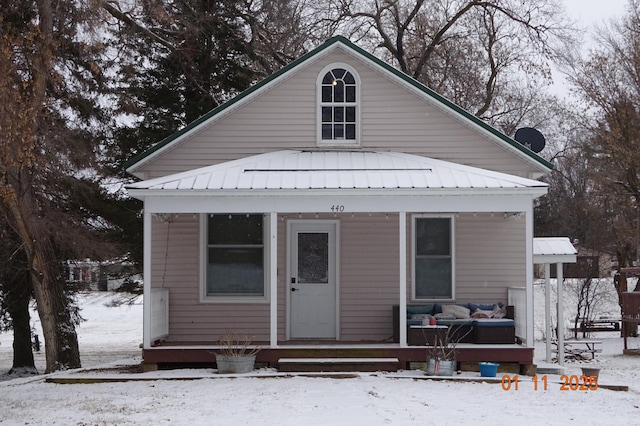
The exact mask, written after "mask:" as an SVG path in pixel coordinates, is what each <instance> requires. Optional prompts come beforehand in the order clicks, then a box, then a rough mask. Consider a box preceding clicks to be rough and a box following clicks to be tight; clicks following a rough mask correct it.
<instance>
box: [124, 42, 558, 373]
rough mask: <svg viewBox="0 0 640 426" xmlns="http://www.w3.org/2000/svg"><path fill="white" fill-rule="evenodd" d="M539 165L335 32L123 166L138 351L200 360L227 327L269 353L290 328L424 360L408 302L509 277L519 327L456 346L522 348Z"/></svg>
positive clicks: (304, 338)
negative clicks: (137, 272)
mask: <svg viewBox="0 0 640 426" xmlns="http://www.w3.org/2000/svg"><path fill="white" fill-rule="evenodd" d="M551 168H552V165H551V164H550V163H549V162H547V161H545V160H544V159H542V158H541V157H539V156H538V155H537V154H535V153H534V152H532V151H530V150H529V149H527V148H526V147H524V146H523V145H521V144H519V143H517V142H516V141H514V140H513V139H511V138H510V137H508V136H506V135H504V134H502V133H500V132H499V131H497V130H496V129H494V128H492V127H491V126H489V125H487V124H486V123H484V122H482V121H481V120H479V119H477V118H476V117H474V116H473V115H472V114H470V113H468V112H466V111H464V110H462V109H461V108H460V107H458V106H456V105H454V104H452V103H451V102H450V101H448V100H446V99H444V98H443V97H441V96H439V95H438V94H436V93H434V92H433V91H431V90H430V89H428V88H427V87H425V86H423V85H422V84H420V83H419V82H417V81H415V80H413V79H412V78H410V77H408V76H407V75H405V74H403V73H401V72H400V71H398V70H396V69H394V68H393V67H391V66H390V65H388V64H386V63H384V62H382V61H381V60H379V59H377V58H375V57H374V56H372V55H371V54H369V53H367V52H365V51H363V50H362V49H361V48H359V47H357V46H355V45H354V44H352V43H351V42H349V41H348V40H347V39H345V38H343V37H334V38H332V39H330V40H328V41H327V42H325V43H324V44H322V45H321V46H319V47H318V48H316V49H315V50H313V51H311V52H309V53H308V54H306V55H304V56H303V57H301V58H299V59H298V60H296V61H294V62H292V63H291V64H289V65H288V66H286V67H285V68H283V69H282V70H280V71H278V72H277V73H275V74H273V75H271V76H270V77H268V78H266V79H265V80H263V81H261V82H259V83H258V84H256V85H255V86H253V87H251V88H249V89H248V90H246V91H245V92H243V93H241V94H240V95H238V96H236V97H235V98H233V99H231V100H230V101H229V102H227V103H225V104H223V105H221V106H220V107H218V108H216V109H214V110H212V111H211V112H209V113H208V114H206V115H205V116H203V117H201V118H200V119H198V120H197V121H195V122H193V123H191V124H189V125H188V126H187V127H185V128H184V129H182V130H180V131H178V132H176V133H175V134H173V135H172V136H170V137H168V138H167V139H165V140H163V141H161V142H159V143H158V144H157V145H155V146H154V147H152V148H151V149H150V150H148V151H147V152H144V153H142V154H141V155H139V156H137V157H136V158H134V159H132V160H131V161H130V163H129V164H128V166H127V171H128V172H129V173H131V174H133V175H134V176H137V177H138V178H140V179H141V180H142V181H141V182H138V183H134V184H131V185H129V186H128V191H129V193H130V195H131V196H132V197H135V198H138V199H140V200H143V201H144V227H145V233H144V249H145V260H144V267H145V276H144V286H145V289H144V292H145V299H144V303H145V314H144V346H143V356H144V360H145V363H149V364H154V363H170V362H206V361H209V362H212V361H213V359H214V358H213V356H212V355H211V352H212V350H213V349H215V347H216V346H215V345H216V344H217V341H218V339H219V338H220V337H221V335H222V334H223V333H224V332H225V331H227V330H236V331H243V332H246V333H248V334H250V335H251V336H254V339H255V341H257V342H260V343H261V344H262V346H263V350H262V351H261V352H260V353H259V354H258V356H259V360H262V361H264V362H269V363H271V364H275V363H276V362H277V359H278V358H279V357H280V356H292V355H295V356H300V353H301V352H295V351H293V348H296V347H297V346H299V345H301V344H306V345H305V346H304V347H305V348H307V349H313V348H317V349H318V350H321V349H323V350H324V352H323V354H325V355H324V356H328V355H327V354H329V355H331V354H333V355H334V356H337V355H340V354H341V352H340V349H341V348H344V347H346V346H348V347H349V348H351V349H353V351H352V352H350V354H351V355H350V356H353V354H358V353H359V352H357V349H358V348H365V347H366V348H367V352H366V353H367V354H368V355H367V356H372V355H377V356H389V355H393V356H396V357H398V358H399V359H400V361H401V363H406V362H408V361H424V348H416V347H410V346H408V344H407V331H406V328H405V326H406V321H407V316H406V313H407V305H408V304H427V303H434V302H437V303H440V304H446V303H467V302H475V303H483V304H491V303H495V302H502V303H504V304H510V303H512V302H511V300H510V288H513V287H518V289H516V290H514V291H517V292H518V293H519V294H520V297H519V298H517V297H516V298H514V300H518V301H519V302H517V306H516V314H517V318H522V319H521V320H520V324H517V326H518V327H517V328H518V329H519V330H521V332H520V333H519V335H518V336H519V338H520V339H521V341H522V342H524V343H523V344H521V345H516V344H512V345H502V346H499V347H495V348H488V347H485V346H488V345H482V347H480V346H477V347H473V345H468V346H469V347H467V346H466V345H465V346H464V348H461V350H464V351H467V352H465V354H466V355H465V356H464V357H463V358H464V359H467V360H471V361H473V360H474V359H475V358H479V359H477V360H497V361H510V360H512V361H515V362H519V363H520V364H531V362H532V359H533V248H532V246H533V243H532V242H533V202H534V200H535V199H536V198H538V197H540V196H542V195H544V194H546V192H547V184H545V183H542V182H540V181H538V180H535V179H537V178H539V177H541V176H542V175H544V174H545V173H547V172H548V171H550V170H551ZM393 305H399V318H396V319H397V320H398V321H399V323H400V330H399V341H398V342H397V343H395V342H393V340H392V336H393V334H394V330H393V322H394V321H393V318H392V314H391V313H392V306H393ZM327 345H329V346H327ZM327 347H329V348H330V349H329V350H327ZM474 351H475V352H474ZM509 351H511V352H509ZM318 353H320V352H318ZM362 353H365V352H362ZM472 353H473V354H475V355H472ZM305 354H306V355H305V356H309V354H313V352H312V351H307V352H305ZM509 354H511V355H509ZM316 356H318V355H316ZM483 358H484V359H483Z"/></svg>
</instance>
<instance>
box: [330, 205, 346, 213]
mask: <svg viewBox="0 0 640 426" xmlns="http://www.w3.org/2000/svg"><path fill="white" fill-rule="evenodd" d="M331 211H332V212H334V213H342V212H343V211H344V206H343V205H342V204H335V205H333V206H331Z"/></svg>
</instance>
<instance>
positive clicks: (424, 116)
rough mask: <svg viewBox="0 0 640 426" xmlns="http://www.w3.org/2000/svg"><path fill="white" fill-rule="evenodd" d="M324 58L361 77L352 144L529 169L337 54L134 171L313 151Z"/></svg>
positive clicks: (518, 171) (157, 172) (154, 172)
mask: <svg viewBox="0 0 640 426" xmlns="http://www.w3.org/2000/svg"><path fill="white" fill-rule="evenodd" d="M332 62H344V63H347V64H349V65H351V66H352V67H354V68H355V69H356V71H357V72H358V73H359V76H360V79H361V86H360V91H361V105H360V108H361V110H360V111H361V115H360V117H361V123H362V125H361V146H360V149H365V150H385V151H386V150H392V151H399V152H407V153H412V154H417V155H424V156H428V157H433V158H437V159H442V160H446V161H454V162H459V163H462V164H467V165H472V166H476V167H482V168H486V169H489V170H496V171H500V172H505V173H511V174H515V175H520V176H525V177H526V176H527V174H528V171H533V170H532V169H531V168H530V166H528V165H527V164H526V163H525V162H524V161H523V160H521V159H519V158H517V157H515V156H514V155H513V154H512V153H511V152H508V151H507V149H506V148H504V147H502V146H499V145H498V144H496V143H494V142H493V141H491V140H489V139H487V138H486V137H485V136H484V134H481V133H480V131H479V130H477V129H472V128H471V127H467V126H470V125H468V123H466V124H463V122H461V121H460V120H458V119H455V118H453V117H452V116H451V115H449V114H448V113H445V112H443V111H441V110H440V109H438V108H436V107H434V106H432V105H431V104H429V103H428V102H425V101H424V100H423V99H422V98H420V97H418V96H417V95H416V94H415V93H413V92H410V91H408V90H405V89H404V88H402V87H401V86H399V85H397V84H396V83H395V82H394V81H392V80H390V79H388V78H386V77H383V76H382V75H381V74H379V73H378V72H376V71H374V70H373V69H372V68H369V67H368V66H366V65H365V64H364V63H360V62H359V61H357V60H355V59H353V58H352V57H350V56H348V55H346V54H345V53H342V52H334V53H332V54H331V55H329V57H326V58H323V59H322V60H321V61H316V62H314V63H310V64H308V66H307V67H306V68H304V69H302V70H300V71H299V72H297V73H296V74H293V75H289V76H288V78H287V79H286V80H284V81H281V82H280V84H278V85H276V86H275V87H271V89H270V90H269V91H267V92H265V93H263V94H262V95H260V96H259V97H257V98H254V99H252V101H251V102H249V103H247V104H245V105H244V106H242V107H241V108H239V109H237V110H235V111H232V112H231V113H230V110H227V111H225V112H223V116H222V118H220V119H217V121H215V122H214V123H213V124H211V125H210V126H208V127H205V126H202V128H201V129H200V131H199V133H198V134H195V135H193V136H192V137H190V138H189V139H188V140H185V141H184V142H182V143H181V144H179V145H178V146H175V147H174V148H173V149H171V150H170V151H166V152H164V153H163V154H162V155H161V156H159V157H158V158H156V159H154V160H153V161H151V162H150V163H149V164H146V165H145V166H143V167H142V168H141V170H139V171H140V172H144V173H145V174H146V176H147V178H153V177H158V176H164V175H167V174H171V173H175V172H180V171H185V170H190V169H193V168H196V167H203V166H207V165H211V164H217V163H220V162H224V161H229V160H233V159H237V158H242V157H246V156H250V155H255V154H261V153H265V152H270V151H275V150H281V149H315V148H317V144H316V142H317V141H316V106H317V105H316V79H317V77H318V74H319V73H320V71H321V70H322V68H323V67H324V66H325V65H327V64H329V63H332ZM349 149H353V147H349ZM356 149H357V148H356Z"/></svg>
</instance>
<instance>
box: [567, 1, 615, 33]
mask: <svg viewBox="0 0 640 426" xmlns="http://www.w3.org/2000/svg"><path fill="white" fill-rule="evenodd" d="M563 3H564V5H565V8H566V9H567V14H568V15H569V16H571V17H572V18H575V19H578V20H579V21H580V22H582V23H584V24H585V25H586V26H589V27H592V26H593V25H594V24H602V23H603V22H605V21H607V20H609V19H610V18H614V17H619V16H621V15H623V14H624V11H625V8H626V7H627V3H628V0H563Z"/></svg>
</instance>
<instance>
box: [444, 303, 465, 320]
mask: <svg viewBox="0 0 640 426" xmlns="http://www.w3.org/2000/svg"><path fill="white" fill-rule="evenodd" d="M442 313H443V314H448V315H453V316H454V317H456V318H458V319H466V318H469V317H470V316H471V311H470V310H469V309H468V308H465V307H464V306H460V305H442Z"/></svg>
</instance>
